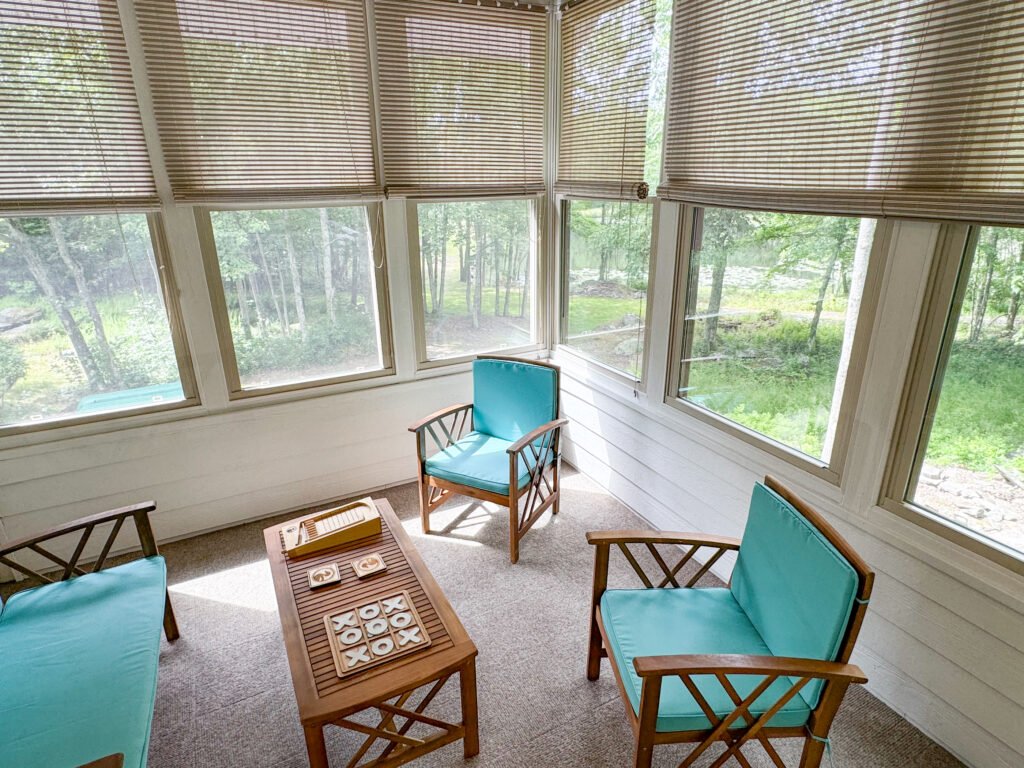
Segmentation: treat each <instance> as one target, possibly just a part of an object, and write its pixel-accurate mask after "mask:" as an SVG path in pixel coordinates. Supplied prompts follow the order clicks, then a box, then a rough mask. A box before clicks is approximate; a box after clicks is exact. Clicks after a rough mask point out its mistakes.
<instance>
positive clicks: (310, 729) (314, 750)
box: [302, 725, 330, 768]
mask: <svg viewBox="0 0 1024 768" xmlns="http://www.w3.org/2000/svg"><path fill="white" fill-rule="evenodd" d="M302 728H303V730H304V731H305V733H306V752H307V753H308V754H309V768H330V766H329V765H328V763H327V744H326V743H325V742H324V729H323V726H319V725H304V726H302Z"/></svg>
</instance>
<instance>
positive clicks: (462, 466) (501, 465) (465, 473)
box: [426, 432, 530, 496]
mask: <svg viewBox="0 0 1024 768" xmlns="http://www.w3.org/2000/svg"><path fill="white" fill-rule="evenodd" d="M510 445H512V441H511V440H502V439H501V438H500V437H493V436H492V435H485V434H483V433H482V432H470V433H469V434H468V435H466V436H465V437H463V438H462V439H461V440H459V441H458V442H457V443H454V444H453V445H450V446H448V448H446V449H445V450H443V451H440V452H439V453H435V454H434V455H433V456H431V457H430V458H429V459H427V461H426V468H427V474H428V475H432V476H433V477H439V478H441V479H442V480H450V481H451V482H453V483H459V484H460V485H468V486H470V487H472V488H479V489H480V490H482V491H491V492H492V493H497V494H501V495H502V496H507V495H508V480H509V463H508V462H509V457H508V453H507V452H506V451H507V450H508V447H509V446H510ZM529 477H530V470H529V468H528V467H527V465H526V463H525V462H524V461H520V462H519V487H520V488H522V487H523V486H524V485H525V484H526V481H527V480H528V479H529Z"/></svg>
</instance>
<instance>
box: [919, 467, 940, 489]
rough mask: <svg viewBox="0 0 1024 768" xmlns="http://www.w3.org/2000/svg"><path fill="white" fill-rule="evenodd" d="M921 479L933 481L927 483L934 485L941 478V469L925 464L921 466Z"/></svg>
mask: <svg viewBox="0 0 1024 768" xmlns="http://www.w3.org/2000/svg"><path fill="white" fill-rule="evenodd" d="M921 479H922V480H931V481H934V482H931V483H929V485H935V484H936V483H938V481H939V480H941V479H942V470H941V469H939V468H938V467H932V466H929V465H927V464H926V465H925V466H923V467H921Z"/></svg>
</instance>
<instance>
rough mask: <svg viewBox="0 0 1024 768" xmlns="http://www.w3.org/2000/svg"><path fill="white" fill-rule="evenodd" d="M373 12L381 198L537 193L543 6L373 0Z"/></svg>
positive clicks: (508, 2)
mask: <svg viewBox="0 0 1024 768" xmlns="http://www.w3.org/2000/svg"><path fill="white" fill-rule="evenodd" d="M374 13H375V16H376V31H377V60H378V70H379V72H380V119H381V143H382V153H383V159H384V183H385V186H386V188H387V191H388V194H392V195H408V196H417V197H452V196H464V197H468V196H490V195H508V194H519V193H527V194H532V193H536V192H542V191H543V190H544V81H545V76H544V68H545V67H544V65H545V47H546V39H547V17H546V11H545V9H544V8H543V7H542V6H540V5H533V6H532V8H529V9H528V8H527V3H526V2H520V3H519V5H518V6H516V5H514V4H513V2H512V0H504V2H502V3H501V5H500V7H499V6H498V5H497V4H496V3H495V2H494V0H487V2H480V3H477V2H476V1H475V0H472V2H471V1H470V0H467V2H466V3H458V2H455V0H417V2H408V0H377V2H375V3H374Z"/></svg>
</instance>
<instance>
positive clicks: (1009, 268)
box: [906, 226, 1024, 557]
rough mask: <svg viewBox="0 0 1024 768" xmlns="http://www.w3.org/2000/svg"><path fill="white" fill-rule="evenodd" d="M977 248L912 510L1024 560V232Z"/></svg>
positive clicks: (948, 346)
mask: <svg viewBox="0 0 1024 768" xmlns="http://www.w3.org/2000/svg"><path fill="white" fill-rule="evenodd" d="M969 242H970V245H969V247H968V250H967V253H966V255H965V256H964V258H963V261H962V263H961V264H960V271H959V277H958V280H957V284H956V288H955V291H954V294H953V300H952V303H951V307H950V309H949V312H948V315H946V316H945V317H944V319H945V321H946V322H945V333H944V336H943V338H942V342H941V346H940V348H939V352H938V362H937V364H936V366H935V374H934V377H933V379H932V385H931V388H930V392H929V394H928V396H927V400H928V404H927V408H926V410H925V425H924V429H923V430H922V432H921V438H920V441H919V443H918V447H917V453H916V457H915V459H914V464H913V469H912V471H911V478H910V482H909V483H908V486H907V487H908V490H907V493H906V501H908V502H910V503H911V504H914V505H916V506H917V507H919V508H925V509H927V510H929V511H931V512H933V513H936V514H937V515H938V516H940V517H941V518H943V519H944V520H946V521H948V522H952V523H953V524H954V525H956V526H959V527H961V528H966V529H968V530H970V531H973V532H974V533H976V534H981V535H982V536H984V537H986V538H988V539H990V540H992V541H994V542H997V543H999V544H1001V545H1003V546H1005V547H1008V548H1010V549H1011V550H1014V551H1015V552H1016V553H1017V555H1018V557H1021V556H1024V520H1022V518H1024V514H1022V510H1024V316H1022V315H1024V306H1022V305H1024V229H1019V228H1013V227H995V226H987V227H981V228H979V230H978V231H977V232H976V233H975V237H974V238H972V239H971V241H969ZM947 306H950V305H948V304H947Z"/></svg>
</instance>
